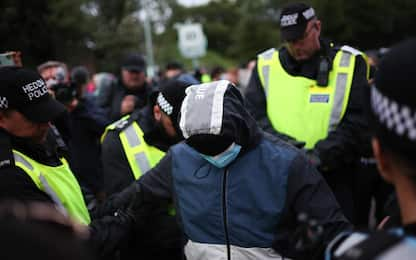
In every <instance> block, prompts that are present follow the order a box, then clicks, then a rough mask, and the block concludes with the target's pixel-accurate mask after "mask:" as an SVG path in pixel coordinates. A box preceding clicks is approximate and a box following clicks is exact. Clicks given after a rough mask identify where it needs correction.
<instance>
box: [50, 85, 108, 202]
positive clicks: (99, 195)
mask: <svg viewBox="0 0 416 260" xmlns="http://www.w3.org/2000/svg"><path fill="white" fill-rule="evenodd" d="M54 88H55V98H56V100H58V101H59V102H61V103H62V104H63V105H64V106H65V107H66V109H67V111H68V112H69V126H70V131H71V140H70V141H69V143H68V147H69V165H70V167H71V170H72V171H73V173H74V174H75V176H76V177H77V180H78V182H79V183H80V185H81V187H82V189H83V193H84V195H85V196H87V194H92V195H93V197H92V198H90V197H88V198H87V201H91V200H92V199H94V198H95V199H97V200H98V201H103V199H104V192H103V167H102V164H101V144H100V137H101V135H102V134H103V133H104V129H105V127H106V126H107V125H108V124H109V122H110V121H109V120H108V119H107V118H106V116H105V114H104V111H102V110H100V109H99V108H98V107H97V106H96V105H95V103H94V102H91V101H90V100H88V99H85V98H83V97H82V96H83V94H82V88H81V87H78V86H77V85H76V83H72V84H71V85H67V84H58V85H56V86H55V87H54ZM78 91H81V93H79V92H78Z"/></svg>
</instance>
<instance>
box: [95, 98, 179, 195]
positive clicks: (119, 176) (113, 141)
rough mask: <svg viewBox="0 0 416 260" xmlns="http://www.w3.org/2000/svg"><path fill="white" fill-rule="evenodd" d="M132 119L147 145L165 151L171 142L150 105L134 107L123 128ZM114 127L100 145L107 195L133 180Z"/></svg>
mask: <svg viewBox="0 0 416 260" xmlns="http://www.w3.org/2000/svg"><path fill="white" fill-rule="evenodd" d="M133 121H136V123H137V124H138V125H139V127H140V128H141V130H142V131H143V133H144V140H145V141H146V143H147V144H148V145H151V146H154V147H157V148H158V149H159V150H161V151H167V150H168V149H169V146H171V145H172V144H173V143H172V141H170V139H169V138H167V137H166V135H165V134H164V132H163V131H162V129H161V128H160V127H158V126H157V125H156V123H155V121H154V119H153V110H152V107H151V106H150V105H149V106H146V107H144V108H142V109H136V110H135V111H134V112H133V113H132V114H131V116H130V118H129V122H128V123H127V124H126V125H125V126H124V127H123V129H124V128H125V127H127V126H129V125H130V124H131V123H133ZM121 130H122V129H114V130H112V131H108V132H107V134H106V136H105V138H104V140H103V143H102V145H101V148H102V154H101V160H102V164H103V169H104V191H105V193H106V194H107V195H111V194H113V193H116V192H119V191H121V190H123V189H124V188H125V187H127V186H128V185H129V184H130V183H132V182H133V181H134V174H133V171H132V170H131V168H130V164H129V162H128V160H127V157H126V154H125V151H124V149H123V145H122V144H121V141H120V136H119V134H120V131H121Z"/></svg>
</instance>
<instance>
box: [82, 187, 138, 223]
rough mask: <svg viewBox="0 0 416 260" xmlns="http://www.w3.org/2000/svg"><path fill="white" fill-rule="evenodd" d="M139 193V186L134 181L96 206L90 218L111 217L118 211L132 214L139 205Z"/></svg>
mask: <svg viewBox="0 0 416 260" xmlns="http://www.w3.org/2000/svg"><path fill="white" fill-rule="evenodd" d="M139 192H140V185H139V184H138V182H137V181H135V182H133V183H132V184H130V185H129V186H128V187H127V188H125V189H124V190H122V191H121V192H119V193H116V194H114V195H112V196H111V197H110V198H108V199H107V200H106V201H104V203H102V204H100V205H98V206H97V207H96V208H95V209H93V210H92V211H91V212H90V214H91V216H92V218H100V217H103V216H108V215H113V214H114V212H117V211H120V210H121V211H126V210H129V211H131V212H132V211H134V209H135V208H136V207H138V206H139V204H140V203H141V201H140V196H139V195H138V193H139ZM133 215H134V214H133Z"/></svg>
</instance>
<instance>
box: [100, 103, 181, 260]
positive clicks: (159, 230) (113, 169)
mask: <svg viewBox="0 0 416 260" xmlns="http://www.w3.org/2000/svg"><path fill="white" fill-rule="evenodd" d="M134 121H135V122H137V123H138V125H139V127H140V128H141V130H142V131H143V133H144V140H145V141H146V143H147V144H148V145H151V146H154V147H157V148H158V149H160V150H162V151H167V150H168V149H169V147H170V146H171V145H173V141H172V140H171V139H169V138H168V137H167V136H166V135H165V134H164V132H163V131H162V129H161V128H160V127H158V125H157V124H156V123H155V121H154V119H153V108H152V106H150V105H148V106H146V107H144V108H142V109H136V110H135V111H134V112H133V113H132V114H131V116H130V118H129V121H128V123H127V124H126V125H125V126H124V127H123V128H122V129H124V128H125V127H127V126H128V125H130V124H131V123H133V122H134ZM120 130H121V129H115V130H113V131H108V133H107V134H106V136H105V138H104V140H103V143H102V162H103V167H104V191H105V192H106V194H107V195H108V196H109V195H112V194H114V193H117V192H119V191H122V190H123V189H124V188H126V187H128V186H129V185H130V184H131V183H133V182H134V180H135V178H134V174H133V171H132V170H131V168H130V164H129V162H128V160H127V157H126V154H125V151H124V149H123V146H122V144H121V141H120V137H119V134H120ZM116 196H117V195H116ZM169 205H170V202H169V201H168V200H164V199H161V200H159V201H158V202H157V203H156V204H154V205H150V206H149V207H147V208H146V210H143V211H142V214H141V215H142V217H143V218H142V220H141V221H140V222H139V223H137V224H136V226H135V233H134V234H133V235H132V236H131V237H130V241H129V243H127V244H126V245H125V248H124V250H121V256H122V259H123V260H124V259H130V258H131V257H132V259H135V258H137V257H139V258H143V259H165V257H166V255H169V256H170V257H169V259H181V258H182V236H181V232H180V230H179V227H178V225H177V223H176V220H175V216H170V215H169V214H168V209H169ZM138 249H140V250H138ZM132 251H134V252H132Z"/></svg>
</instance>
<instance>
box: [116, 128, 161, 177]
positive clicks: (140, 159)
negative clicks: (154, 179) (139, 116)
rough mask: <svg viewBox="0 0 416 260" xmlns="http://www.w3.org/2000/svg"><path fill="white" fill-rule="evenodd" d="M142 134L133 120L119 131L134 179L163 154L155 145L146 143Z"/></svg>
mask: <svg viewBox="0 0 416 260" xmlns="http://www.w3.org/2000/svg"><path fill="white" fill-rule="evenodd" d="M143 135H144V134H143V131H142V130H141V129H140V127H139V125H138V124H137V123H136V122H135V121H134V122H132V123H131V124H130V125H129V126H128V127H126V129H124V130H123V131H121V132H120V140H121V144H122V145H123V150H124V152H125V154H126V157H127V160H128V162H129V165H130V168H131V170H132V172H133V174H134V178H135V179H136V180H137V179H138V178H140V176H142V174H144V173H145V172H147V171H148V170H150V169H151V168H153V167H154V166H155V165H156V164H157V163H158V162H159V161H160V159H162V157H163V156H164V155H165V153H164V152H162V151H160V150H159V149H157V148H156V147H154V146H150V145H148V144H147V143H146V142H145V141H144V138H143Z"/></svg>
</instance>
